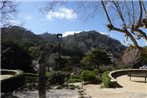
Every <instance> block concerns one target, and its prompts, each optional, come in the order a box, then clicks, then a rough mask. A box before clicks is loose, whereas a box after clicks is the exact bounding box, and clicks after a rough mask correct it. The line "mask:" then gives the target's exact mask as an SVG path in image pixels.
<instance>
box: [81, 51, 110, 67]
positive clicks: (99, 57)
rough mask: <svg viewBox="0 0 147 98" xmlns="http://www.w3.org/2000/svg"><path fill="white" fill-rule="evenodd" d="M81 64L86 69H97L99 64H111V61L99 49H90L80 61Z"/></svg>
mask: <svg viewBox="0 0 147 98" xmlns="http://www.w3.org/2000/svg"><path fill="white" fill-rule="evenodd" d="M80 63H81V64H83V65H87V67H94V68H98V69H99V66H100V65H101V64H105V65H109V64H111V59H110V58H109V56H108V55H107V53H106V52H105V51H102V50H99V49H92V50H91V51H90V52H89V53H88V54H87V55H86V56H85V57H84V58H83V59H82V60H81V61H80Z"/></svg>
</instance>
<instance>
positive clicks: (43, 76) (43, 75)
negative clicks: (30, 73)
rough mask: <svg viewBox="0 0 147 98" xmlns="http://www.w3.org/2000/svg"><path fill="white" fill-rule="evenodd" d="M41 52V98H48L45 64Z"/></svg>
mask: <svg viewBox="0 0 147 98" xmlns="http://www.w3.org/2000/svg"><path fill="white" fill-rule="evenodd" d="M42 55H43V52H41V55H40V60H39V98H46V85H45V84H46V79H45V64H44V59H43V56H42Z"/></svg>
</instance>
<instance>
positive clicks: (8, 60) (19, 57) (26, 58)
mask: <svg viewBox="0 0 147 98" xmlns="http://www.w3.org/2000/svg"><path fill="white" fill-rule="evenodd" d="M1 44H2V61H1V64H2V66H1V67H2V68H5V69H20V70H23V71H25V72H33V68H32V67H31V66H30V65H31V60H32V57H31V56H30V55H29V54H28V53H27V52H26V51H25V50H24V49H22V48H21V47H19V46H18V45H17V44H15V43H13V42H11V41H2V43H1Z"/></svg>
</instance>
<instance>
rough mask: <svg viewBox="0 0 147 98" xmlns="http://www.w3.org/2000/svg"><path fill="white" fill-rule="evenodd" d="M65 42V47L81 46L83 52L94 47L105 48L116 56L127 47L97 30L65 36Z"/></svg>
mask: <svg viewBox="0 0 147 98" xmlns="http://www.w3.org/2000/svg"><path fill="white" fill-rule="evenodd" d="M63 43H64V46H65V47H69V48H73V46H75V47H79V48H80V49H82V51H83V52H87V51H88V50H90V49H92V48H103V49H105V50H106V51H109V52H111V53H112V54H113V55H114V56H115V57H118V56H120V55H121V54H122V53H123V52H124V50H125V48H126V47H125V46H124V45H122V44H121V43H120V42H119V41H118V40H115V39H113V38H110V37H109V36H107V35H103V34H100V33H98V32H96V31H86V32H84V31H83V32H81V33H78V34H74V35H69V36H67V37H65V38H63Z"/></svg>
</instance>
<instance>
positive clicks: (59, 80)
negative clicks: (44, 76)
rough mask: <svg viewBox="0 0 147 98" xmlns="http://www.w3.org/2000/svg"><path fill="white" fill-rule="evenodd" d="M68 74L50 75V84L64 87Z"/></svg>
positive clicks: (56, 73) (55, 73)
mask: <svg viewBox="0 0 147 98" xmlns="http://www.w3.org/2000/svg"><path fill="white" fill-rule="evenodd" d="M65 78H66V74H65V73H63V72H60V71H57V72H52V73H50V75H49V79H48V82H49V83H50V84H51V85H63V84H64V83H65Z"/></svg>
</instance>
